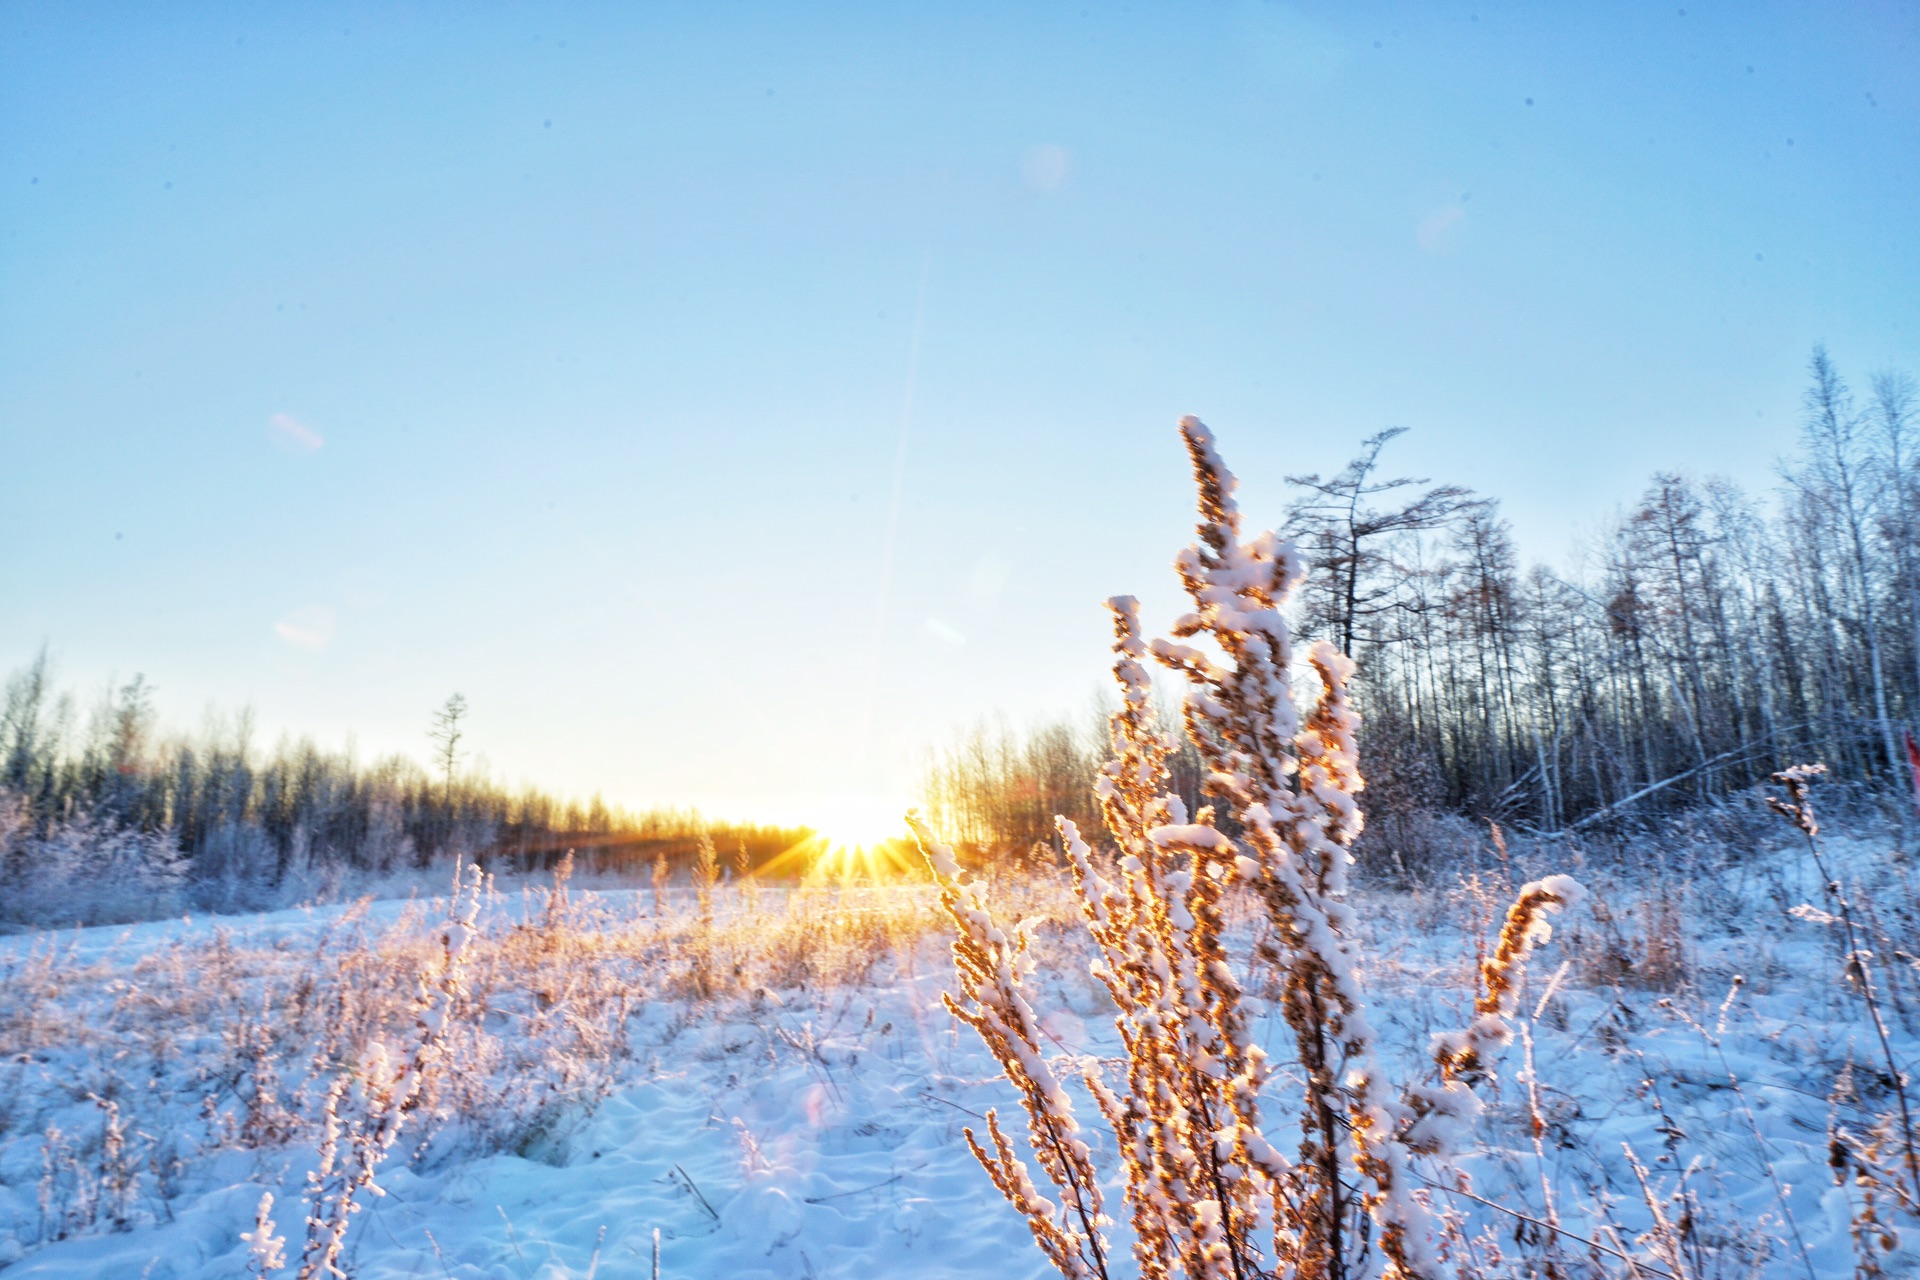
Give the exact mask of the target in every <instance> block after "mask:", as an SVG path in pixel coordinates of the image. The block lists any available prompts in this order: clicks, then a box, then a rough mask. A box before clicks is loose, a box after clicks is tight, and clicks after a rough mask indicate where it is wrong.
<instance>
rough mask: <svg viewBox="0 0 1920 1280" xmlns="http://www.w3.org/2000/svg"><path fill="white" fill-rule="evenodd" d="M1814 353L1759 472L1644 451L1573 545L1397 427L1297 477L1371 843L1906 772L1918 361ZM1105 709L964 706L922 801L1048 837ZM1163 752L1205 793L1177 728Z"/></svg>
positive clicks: (1313, 590) (956, 816)
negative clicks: (985, 713)
mask: <svg viewBox="0 0 1920 1280" xmlns="http://www.w3.org/2000/svg"><path fill="white" fill-rule="evenodd" d="M1807 375H1808V381H1807V386H1806V390H1805V393H1804V397H1803V400H1802V403H1801V405H1800V411H1801V431H1800V439H1799V444H1798V449H1797V451H1796V452H1795V453H1794V454H1793V455H1791V456H1790V457H1787V458H1784V459H1781V460H1780V463H1779V466H1778V474H1779V483H1778V485H1777V486H1776V488H1775V491H1774V492H1773V493H1770V494H1752V493H1747V492H1744V491H1742V490H1741V489H1740V488H1738V487H1737V486H1735V485H1733V484H1731V483H1728V482H1727V481H1725V480H1722V479H1719V478H1716V477H1711V476H1708V477H1690V476H1685V475H1681V474H1677V473H1674V472H1670V471H1661V472H1656V473H1655V474H1654V475H1653V476H1652V477H1651V479H1650V480H1649V481H1648V483H1647V487H1646V489H1645V490H1644V491H1643V492H1642V493H1641V494H1639V495H1638V497H1637V498H1635V499H1634V500H1633V501H1632V502H1631V503H1629V504H1626V505H1625V506H1623V508H1622V509H1621V512H1620V515H1619V518H1618V519H1617V520H1616V521H1614V522H1613V523H1612V526H1611V528H1609V529H1608V530H1607V531H1606V534H1605V536H1604V537H1603V538H1601V539H1600V540H1598V541H1597V542H1596V543H1595V544H1594V545H1591V546H1588V547H1587V548H1586V549H1585V555H1584V557H1583V558H1582V560H1581V562H1580V563H1578V564H1577V565H1574V566H1572V567H1570V568H1567V569H1564V570H1559V569H1555V568H1552V567H1549V566H1547V565H1544V564H1538V563H1536V564H1533V565H1531V566H1526V565H1524V564H1523V562H1522V557H1521V554H1520V551H1519V549H1518V548H1516V547H1515V545H1514V541H1513V538H1512V536H1511V533H1510V531H1509V529H1508V527H1507V525H1506V523H1505V522H1504V521H1503V520H1502V519H1501V517H1500V509H1499V503H1498V501H1497V499H1495V498H1491V497H1487V496H1484V495H1480V494H1477V493H1475V492H1473V491H1472V490H1471V489H1469V488H1467V487H1465V486H1463V485H1459V484H1452V483H1434V482H1433V481H1430V480H1425V479H1412V478H1406V477H1400V476H1396V475H1394V474H1393V471H1392V468H1391V466H1390V455H1389V452H1388V451H1389V449H1390V447H1391V444H1392V442H1393V440H1394V438H1395V437H1396V436H1397V435H1399V434H1400V430H1399V429H1393V430H1387V431H1383V432H1380V433H1378V434H1376V435H1373V436H1371V437H1369V438H1368V439H1367V440H1366V441H1365V442H1364V443H1363V444H1362V446H1361V449H1360V452H1359V454H1358V456H1356V457H1355V458H1354V459H1353V460H1352V461H1351V462H1349V463H1348V464H1347V465H1346V466H1345V467H1344V468H1343V469H1341V470H1340V471H1339V472H1338V473H1336V474H1333V475H1330V476H1320V475H1295V476H1289V477H1287V482H1288V486H1289V490H1290V493H1291V495H1292V501H1291V503H1290V510H1289V516H1288V520H1287V524H1286V526H1285V528H1284V529H1283V532H1285V533H1286V534H1287V535H1288V536H1290V537H1291V538H1292V539H1293V540H1294V542H1295V544H1296V546H1297V547H1298V548H1299V550H1300V552H1301V554H1302V555H1303V556H1304V558H1305V561H1306V563H1307V566H1308V576H1307V578H1306V581H1305V582H1304V584H1303V585H1302V588H1301V591H1300V593H1299V597H1298V599H1299V600H1300V602H1301V608H1300V615H1299V617H1298V619H1297V627H1298V633H1299V634H1300V636H1301V637H1303V638H1304V639H1307V640H1312V639H1326V640H1330V641H1332V642H1333V643H1334V644H1336V645H1337V646H1338V647H1339V648H1340V650H1341V652H1342V653H1344V654H1346V655H1347V656H1349V657H1351V658H1353V659H1354V660H1355V661H1356V662H1357V664H1358V669H1359V674H1358V675H1357V676H1356V678H1355V686H1356V690H1357V694H1356V696H1357V698H1358V699H1359V701H1360V705H1361V707H1362V711H1363V714H1362V721H1363V723H1362V728H1361V742H1362V749H1363V751H1364V753H1365V755H1366V758H1367V759H1368V761H1369V768H1368V784H1367V791H1368V798H1369V801H1370V804H1369V808H1370V809H1371V811H1372V813H1373V815H1374V816H1373V820H1372V821H1371V823H1370V824H1369V826H1368V832H1367V834H1366V835H1365V836H1363V837H1362V840H1363V850H1371V851H1374V852H1376V853H1377V854H1379V855H1380V856H1379V857H1378V858H1377V859H1374V860H1373V861H1375V862H1377V863H1379V864H1384V865H1385V866H1387V867H1390V868H1396V869H1402V870H1405V871H1407V872H1418V871H1419V870H1421V869H1423V868H1426V867H1428V866H1430V865H1431V864H1432V863H1433V862H1434V860H1435V859H1436V858H1442V857H1444V856H1445V848H1444V846H1445V844H1446V842H1447V841H1449V840H1451V839H1452V838H1453V837H1452V836H1450V835H1448V834H1446V832H1447V828H1446V827H1445V826H1444V825H1442V826H1438V827H1437V826H1436V825H1435V822H1434V819H1435V818H1437V817H1444V816H1447V815H1458V816H1465V817H1471V818H1474V819H1479V820H1487V819H1491V820H1494V821H1497V822H1500V823H1502V824H1504V825H1506V826H1507V827H1509V828H1510V829H1513V830H1517V831H1520V832H1523V833H1528V834H1537V835H1542V836H1551V835H1558V834H1563V833H1567V832H1572V831H1580V830H1587V829H1591V828H1595V827H1599V826H1604V825H1606V824H1609V823H1616V824H1617V823H1624V822H1634V821H1640V820H1645V819H1648V818H1650V817H1654V816H1658V815H1661V814H1670V813H1672V812H1674V811H1675V810H1677V809H1684V808H1686V807H1689V806H1697V805H1702V804H1712V803H1713V802H1715V801H1716V800H1718V799H1720V798H1723V797H1726V796H1729V795H1731V794H1733V793H1736V792H1739V791H1742V790H1745V789H1747V788H1750V787H1752V786H1753V785H1754V784H1756V783H1758V782H1760V781H1762V780H1763V779H1765V778H1766V777H1768V776H1769V775H1770V774H1771V773H1773V772H1774V771H1776V770H1778V769H1781V768H1784V767H1786V766H1787V765H1789V764H1791V763H1793V762H1795V761H1798V760H1801V759H1818V760H1821V761H1823V762H1825V763H1826V764H1827V765H1828V767H1829V769H1830V770H1831V771H1832V775H1833V776H1834V777H1835V778H1839V779H1845V780H1849V781H1853V782H1857V783H1861V784H1864V785H1866V786H1867V787H1869V788H1870V789H1871V788H1879V789H1881V790H1885V789H1887V788H1888V787H1890V786H1891V787H1893V788H1895V789H1896V791H1897V792H1904V791H1905V789H1906V788H1907V787H1908V785H1909V783H1910V781H1911V777H1912V775H1911V773H1910V766H1909V762H1908V754H1907V751H1908V748H1907V742H1906V736H1905V735H1906V732H1907V730H1906V728H1905V726H1906V725H1908V724H1911V723H1912V720H1913V717H1914V715H1915V714H1916V711H1920V414H1917V412H1916V410H1917V409H1920V403H1917V401H1916V392H1915V383H1914V380H1913V378H1912V376H1911V375H1909V374H1908V373H1906V372H1904V371H1898V370H1893V371H1883V372H1879V373H1875V374H1872V375H1871V376H1870V377H1869V378H1867V379H1866V382H1865V386H1864V388H1859V389H1856V387H1855V386H1854V385H1853V384H1852V382H1850V381H1849V379H1848V378H1847V377H1846V376H1844V375H1843V373H1842V371H1841V370H1840V369H1839V368H1838V367H1837V366H1836V364H1835V363H1834V361H1833V360H1832V359H1831V358H1830V357H1829V355H1828V354H1827V352H1826V351H1825V350H1824V349H1816V350H1815V351H1814V352H1813V354H1812V356H1811V358H1810V360H1809V361H1808V368H1807ZM1162 716H1163V719H1164V720H1165V721H1166V722H1167V725H1166V727H1167V729H1168V730H1169V731H1174V730H1176V729H1177V716H1176V714H1175V713H1174V712H1173V711H1172V710H1170V709H1163V711H1162ZM1103 735H1104V717H1103V716H1102V715H1100V714H1097V713H1092V712H1090V713H1089V714H1088V715H1087V716H1086V717H1085V722H1084V723H1080V722H1076V721H1072V720H1062V721H1056V722H1052V723H1047V724H1043V725H1039V726H1037V727H1035V728H1032V729H1030V730H1028V731H1027V732H1025V733H1021V732H1016V731H1014V730H1012V729H1010V728H1008V727H1006V726H1005V725H1004V724H1002V725H999V726H984V725H983V726H981V727H979V728H976V729H975V730H974V731H973V732H972V733H971V734H970V735H968V736H967V737H966V738H965V739H964V740H962V741H960V742H958V743H956V744H953V745H952V746H950V747H949V748H947V749H946V750H945V751H944V752H942V753H941V754H940V756H939V757H938V758H937V759H936V761H935V762H934V764H933V766H932V767H931V769H930V770H929V773H928V780H927V785H926V793H927V801H928V807H929V811H930V814H931V815H932V816H933V818H934V820H935V822H936V825H939V826H941V827H942V829H944V830H947V831H949V832H951V833H953V835H954V836H955V837H957V838H958V839H960V840H962V841H963V842H965V843H967V844H969V845H972V846H975V847H979V848H993V847H999V848H1004V849H1025V848H1027V847H1029V846H1031V845H1032V844H1033V843H1035V842H1039V841H1045V840H1047V839H1049V838H1050V837H1051V835H1052V816H1053V815H1054V814H1056V813H1061V814H1066V815H1068V816H1070V817H1072V818H1073V819H1074V820H1075V821H1076V822H1078V823H1079V824H1080V825H1081V826H1082V828H1083V829H1088V828H1090V827H1091V828H1092V829H1097V825H1095V824H1096V823H1097V818H1096V817H1095V809H1094V806H1093V801H1092V794H1091V791H1090V787H1091V785H1092V780H1093V779H1094V777H1095V775H1096V770H1097V768H1098V765H1099V762H1100V760H1101V759H1103V758H1104V757H1103V754H1102V753H1103V750H1104V743H1103V740H1102V739H1103ZM1176 736H1178V735H1177V734H1176ZM1170 763H1171V767H1172V770H1173V776H1174V780H1175V785H1176V790H1178V791H1179V792H1180V793H1181V794H1182V795H1183V797H1184V798H1185V799H1186V801H1187V802H1188V804H1189V805H1190V806H1192V805H1195V804H1197V802H1198V797H1199V784H1200V777H1201V770H1200V765H1199V761H1198V758H1197V756H1196V755H1195V753H1194V752H1193V750H1192V748H1191V746H1186V747H1185V748H1184V749H1183V750H1182V751H1181V752H1180V753H1179V754H1178V755H1177V756H1176V757H1175V758H1174V760H1173V761H1171V762H1170ZM1436 841H1437V842H1439V846H1440V847H1436ZM1368 861H1369V859H1368V858H1366V857H1364V856H1363V857H1362V863H1363V864H1365V863H1367V862H1368Z"/></svg>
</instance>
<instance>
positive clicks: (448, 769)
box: [427, 693, 467, 813]
mask: <svg viewBox="0 0 1920 1280" xmlns="http://www.w3.org/2000/svg"><path fill="white" fill-rule="evenodd" d="M466 718H467V700H466V698H465V697H463V696H461V695H460V694H457V693H456V694H454V695H453V696H452V697H450V698H448V699H447V700H446V702H445V703H443V704H442V705H441V707H440V709H439V710H438V711H436V712H434V713H433V728H431V729H429V730H428V731H427V737H428V739H429V740H431V741H432V743H433V759H434V763H435V764H437V765H439V766H440V776H441V778H442V780H443V783H444V786H445V792H444V796H445V803H446V806H447V811H448V813H452V811H453V774H454V770H456V769H457V768H459V767H460V757H461V755H462V754H463V753H462V752H461V750H460V740H461V739H462V738H464V737H466V736H467V735H466V731H465V730H463V729H462V728H461V727H460V722H461V721H462V720H465V719H466Z"/></svg>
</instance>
